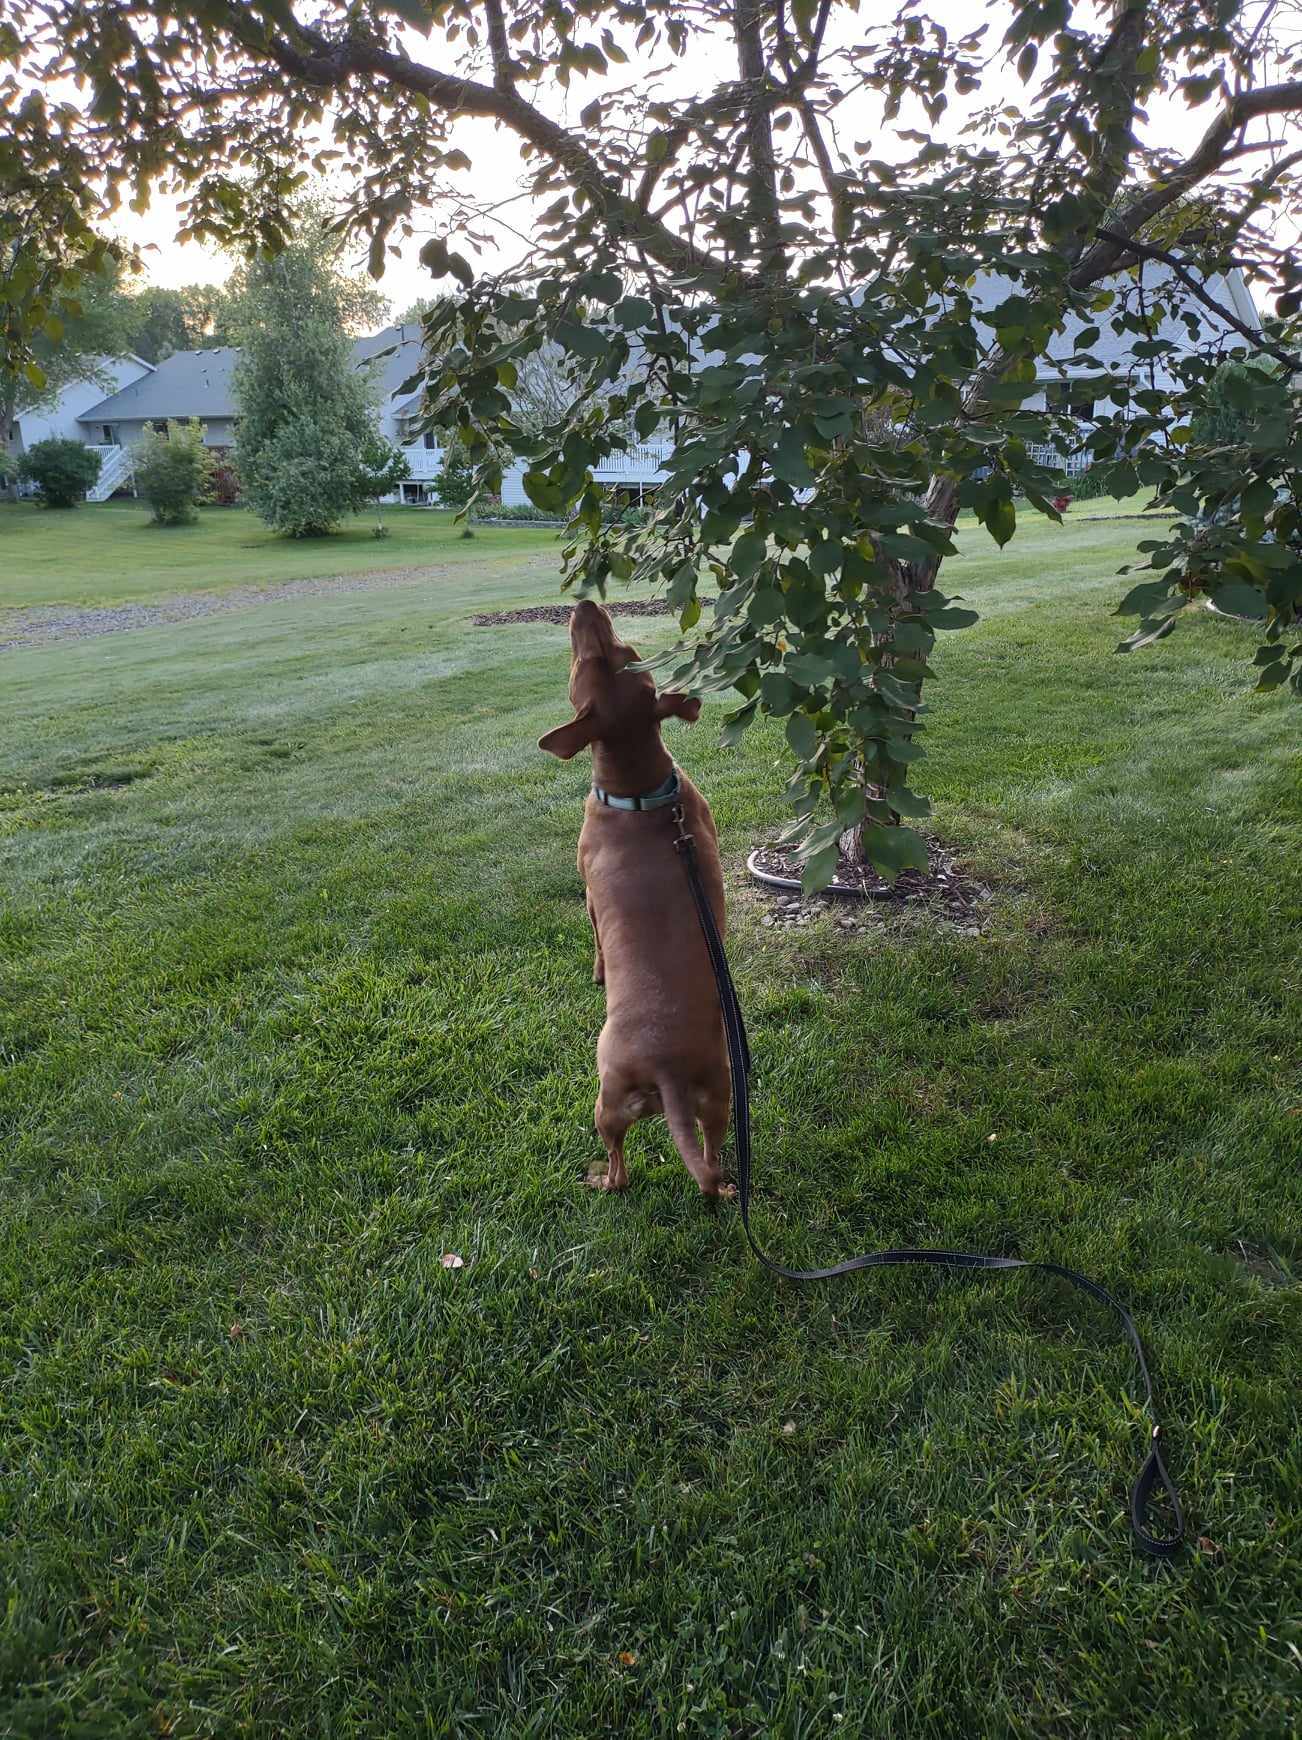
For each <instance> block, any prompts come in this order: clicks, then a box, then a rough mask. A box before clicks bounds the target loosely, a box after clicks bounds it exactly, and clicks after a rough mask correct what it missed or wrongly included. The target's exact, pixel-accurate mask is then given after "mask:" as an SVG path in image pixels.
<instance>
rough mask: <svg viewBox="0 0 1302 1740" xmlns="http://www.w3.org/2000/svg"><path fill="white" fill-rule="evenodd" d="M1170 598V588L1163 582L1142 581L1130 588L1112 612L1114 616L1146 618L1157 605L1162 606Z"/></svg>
mask: <svg viewBox="0 0 1302 1740" xmlns="http://www.w3.org/2000/svg"><path fill="white" fill-rule="evenodd" d="M1170 597H1171V588H1170V586H1169V585H1168V583H1167V582H1166V581H1165V580H1142V581H1141V582H1140V583H1139V585H1138V586H1132V587H1131V588H1130V591H1129V592H1127V594H1126V596H1125V597H1124V598H1123V599H1122V600H1121V603H1120V604H1118V606H1117V608H1116V609H1115V610H1114V611H1113V612H1112V614H1113V615H1114V616H1148V615H1150V614H1151V613H1152V612H1153V611H1154V610H1155V609H1156V608H1157V606H1158V605H1159V604H1164V603H1165V602H1166V601H1167V599H1168V598H1170Z"/></svg>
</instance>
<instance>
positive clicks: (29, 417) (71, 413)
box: [15, 356, 153, 453]
mask: <svg viewBox="0 0 1302 1740" xmlns="http://www.w3.org/2000/svg"><path fill="white" fill-rule="evenodd" d="M101 362H102V364H103V366H104V369H105V372H106V374H107V376H108V378H109V379H110V380H111V382H112V385H111V386H110V387H109V388H108V391H109V393H110V394H112V393H119V392H121V391H122V389H123V387H129V386H131V385H132V383H133V382H135V381H138V380H142V379H143V378H144V377H145V376H146V375H148V374H152V373H153V371H152V369H151V368H150V366H149V364H148V363H147V362H142V361H141V359H140V358H139V357H138V356H124V357H104V358H101ZM104 397H105V388H104V386H103V385H102V384H101V383H100V382H99V381H74V382H73V383H72V385H71V386H68V387H65V388H64V389H63V391H62V392H61V393H60V394H59V397H58V398H57V399H56V400H55V402H54V404H53V405H50V406H49V407H48V408H47V409H45V410H42V411H24V412H23V414H22V415H21V416H20V417H19V418H18V423H17V427H18V438H17V441H16V443H15V451H17V452H19V453H22V452H24V451H25V450H26V449H27V448H29V447H33V446H35V444H36V443H37V442H38V441H48V440H52V439H55V438H57V439H59V440H62V441H86V442H88V443H89V445H90V446H92V447H95V446H98V445H99V444H100V442H101V441H102V440H103V433H102V431H100V430H97V429H94V428H93V426H92V427H91V428H90V429H89V430H88V429H87V428H86V427H85V426H83V424H82V423H81V422H80V421H79V418H81V417H82V416H84V415H85V413H86V412H87V411H89V410H91V409H93V407H94V406H96V405H98V404H99V403H100V402H101V401H102V400H103V399H104Z"/></svg>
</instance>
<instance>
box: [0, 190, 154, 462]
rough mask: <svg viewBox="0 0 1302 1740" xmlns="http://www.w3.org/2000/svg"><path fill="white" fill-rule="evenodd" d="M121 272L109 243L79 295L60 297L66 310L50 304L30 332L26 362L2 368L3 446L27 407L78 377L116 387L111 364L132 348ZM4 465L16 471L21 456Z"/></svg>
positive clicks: (80, 278) (85, 275)
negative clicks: (128, 342) (125, 311)
mask: <svg viewBox="0 0 1302 1740" xmlns="http://www.w3.org/2000/svg"><path fill="white" fill-rule="evenodd" d="M2 231H3V217H2V215H0V234H2ZM2 256H3V243H2V241H0V257H2ZM119 273H120V264H119V259H118V257H117V256H116V255H115V254H114V253H113V252H112V250H111V248H110V245H109V244H108V243H104V244H103V252H102V253H101V254H100V255H99V266H98V269H97V270H95V271H90V270H86V271H82V272H80V273H79V274H78V275H77V278H76V283H77V288H78V292H79V294H78V295H77V296H76V297H72V296H71V295H69V296H67V297H62V298H60V300H59V303H58V307H59V309H60V310H61V312H59V313H55V312H54V310H53V309H51V310H50V311H49V312H48V313H47V315H46V317H45V321H44V324H43V325H42V326H41V328H40V330H39V331H36V332H33V333H30V334H29V335H28V338H27V340H26V343H25V346H24V349H25V352H26V355H27V361H26V363H25V364H24V365H23V366H22V367H21V368H18V369H14V368H8V367H3V368H0V445H3V447H4V448H5V449H9V448H10V447H11V445H12V442H13V431H14V424H15V422H16V420H17V419H18V418H19V417H21V416H22V415H23V413H24V412H28V411H39V410H41V409H43V408H44V407H46V406H48V405H51V404H53V403H54V401H55V400H56V399H57V398H58V396H59V394H60V393H61V392H62V391H63V390H64V388H65V387H68V386H70V385H71V384H72V383H73V382H74V381H94V382H95V383H96V384H97V385H99V386H102V387H103V388H104V390H105V392H111V391H112V389H113V377H112V375H111V374H110V373H109V370H108V366H107V365H108V363H109V361H110V360H111V359H112V358H113V357H115V356H120V355H122V353H123V352H124V351H125V350H126V349H127V348H128V347H127V344H126V321H125V318H124V301H123V297H122V294H121V291H120V289H119V286H118V278H119ZM0 470H3V471H4V472H5V474H6V475H10V474H14V475H16V470H17V467H16V461H15V462H14V463H11V464H10V465H9V466H0Z"/></svg>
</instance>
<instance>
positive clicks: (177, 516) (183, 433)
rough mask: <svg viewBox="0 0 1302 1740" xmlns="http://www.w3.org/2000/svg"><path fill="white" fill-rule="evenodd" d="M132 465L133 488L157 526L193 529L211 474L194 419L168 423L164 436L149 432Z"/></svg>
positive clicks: (210, 462)
mask: <svg viewBox="0 0 1302 1740" xmlns="http://www.w3.org/2000/svg"><path fill="white" fill-rule="evenodd" d="M132 465H133V468H134V470H135V474H136V488H137V489H138V490H139V491H140V493H141V495H143V496H144V498H145V500H146V501H147V502H148V503H149V505H150V507H151V508H153V510H154V523H155V524H156V525H160V526H188V525H193V523H194V521H195V520H196V519H198V517H199V515H198V512H197V509H198V506H199V503H200V502H201V501H203V500H205V499H206V497H207V494H208V488H209V483H210V480H211V478H212V472H213V459H212V455H211V454H210V453H209V452H208V449H207V448H206V447H205V446H204V444H203V424H202V423H200V421H199V420H198V418H197V417H191V418H190V420H189V422H187V423H169V424H168V425H167V431H166V433H163V432H162V431H160V430H157V429H150V430H149V431H148V432H147V433H146V434H145V435H144V437H143V438H142V440H141V441H140V443H139V445H138V446H137V447H136V450H135V452H134V453H133V454H132Z"/></svg>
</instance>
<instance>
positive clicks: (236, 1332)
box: [226, 1322, 249, 1341]
mask: <svg viewBox="0 0 1302 1740" xmlns="http://www.w3.org/2000/svg"><path fill="white" fill-rule="evenodd" d="M226 1333H227V1335H229V1336H230V1338H231V1340H232V1341H243V1339H244V1337H245V1336H246V1335H247V1334H248V1333H249V1332H248V1330H247V1329H246V1328H245V1327H244V1325H243V1324H242V1323H239V1322H236V1323H232V1324H231V1326H230V1328H229V1329H228V1330H227V1331H226Z"/></svg>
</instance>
